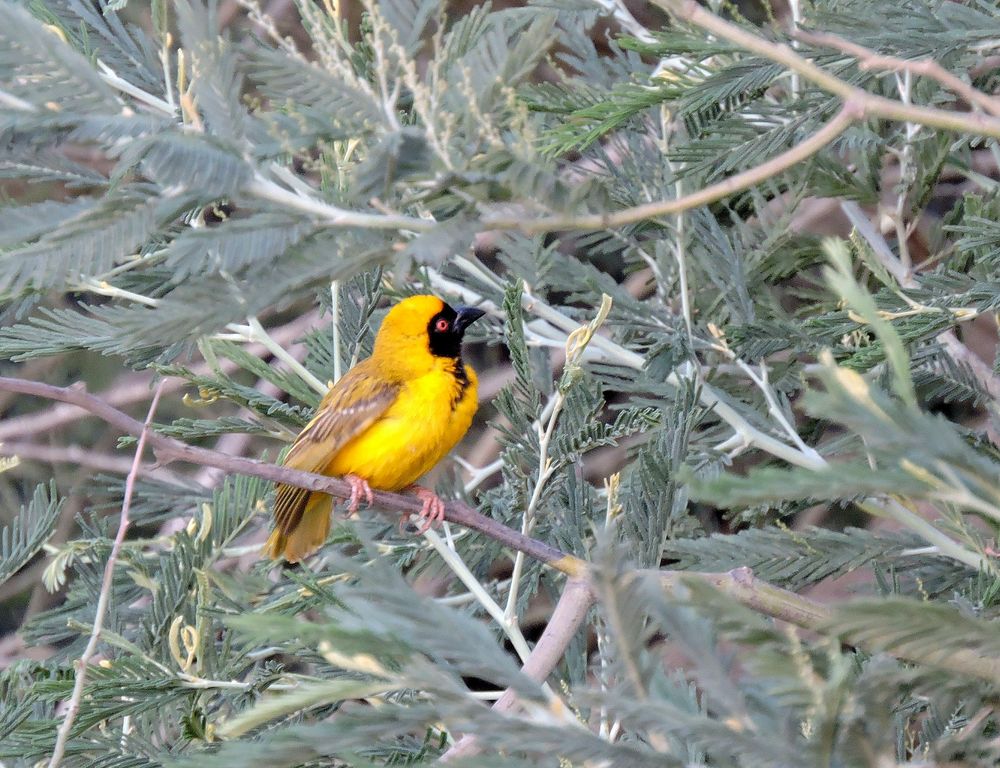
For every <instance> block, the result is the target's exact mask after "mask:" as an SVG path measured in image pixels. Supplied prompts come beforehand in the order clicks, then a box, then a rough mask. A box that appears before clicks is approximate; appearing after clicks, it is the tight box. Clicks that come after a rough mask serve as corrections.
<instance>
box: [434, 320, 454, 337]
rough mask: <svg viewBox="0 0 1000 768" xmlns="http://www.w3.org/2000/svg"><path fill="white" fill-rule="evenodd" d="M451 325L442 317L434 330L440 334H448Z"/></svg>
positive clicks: (435, 324)
mask: <svg viewBox="0 0 1000 768" xmlns="http://www.w3.org/2000/svg"><path fill="white" fill-rule="evenodd" d="M450 325H451V324H450V323H449V322H448V321H447V320H445V319H444V318H443V317H442V318H441V319H440V320H438V321H437V322H436V323H434V330H435V331H437V332H438V333H447V331H448V328H449V327H450Z"/></svg>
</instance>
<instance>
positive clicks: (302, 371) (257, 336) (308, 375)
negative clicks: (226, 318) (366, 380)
mask: <svg viewBox="0 0 1000 768" xmlns="http://www.w3.org/2000/svg"><path fill="white" fill-rule="evenodd" d="M246 327H247V328H248V329H249V333H248V334H247V341H256V342H259V343H261V344H263V345H264V347H265V349H267V350H268V351H269V352H270V353H271V354H272V355H274V356H275V357H276V358H278V359H279V360H281V361H282V362H283V363H284V364H285V365H287V366H288V367H289V368H291V369H292V370H293V371H295V373H296V374H297V375H298V376H299V378H301V379H302V380H303V381H304V382H305V383H306V384H308V385H309V386H310V387H311V388H312V389H313V390H315V391H316V392H318V393H319V394H320V395H325V394H326V392H327V390H328V389H329V387H328V386H327V385H326V384H324V383H323V382H322V381H320V380H319V379H318V378H317V377H316V376H314V375H313V374H312V372H311V371H310V370H309V369H308V368H306V367H305V366H304V365H302V363H300V362H299V361H298V360H296V359H295V358H294V357H292V355H291V354H290V353H289V352H288V350H287V349H285V348H284V347H283V346H281V345H280V344H279V343H278V342H276V341H275V340H274V339H272V338H271V336H270V335H269V334H268V332H267V331H265V330H264V326H262V325H261V324H260V321H259V320H258V319H257V318H256V317H249V318H247V326H246ZM226 328H228V329H229V330H233V331H237V332H239V331H242V330H244V329H243V327H241V326H236V325H232V324H230V325H227V326H226Z"/></svg>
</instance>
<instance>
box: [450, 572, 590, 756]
mask: <svg viewBox="0 0 1000 768" xmlns="http://www.w3.org/2000/svg"><path fill="white" fill-rule="evenodd" d="M593 602H594V593H593V590H592V589H591V588H590V582H589V581H587V580H586V579H570V580H569V581H567V582H566V587H565V588H564V589H563V593H562V594H561V595H560V596H559V601H558V602H557V603H556V607H555V609H554V610H553V611H552V615H551V616H550V617H549V621H548V624H546V625H545V630H544V631H543V632H542V636H541V637H540V638H538V642H537V643H536V644H535V647H534V648H533V649H532V651H531V655H530V656H528V660H527V661H526V662H525V663H524V666H523V667H521V671H522V672H523V673H524V674H525V675H526V676H527V677H529V678H531V679H532V680H534V681H535V682H536V683H542V682H545V680H546V679H547V678H548V676H549V675H550V674H552V670H553V669H555V667H556V664H558V663H559V661H560V660H561V659H562V657H563V654H565V653H566V648H567V647H569V644H570V641H571V640H572V639H573V637H574V635H576V633H577V630H578V629H579V628H580V625H581V624H582V623H583V620H584V619H585V618H586V617H587V611H588V610H590V606H591V604H593ZM516 704H517V694H516V693H514V691H513V690H512V689H510V688H508V689H507V690H506V691H504V693H503V695H502V696H501V697H500V698H499V699H497V700H496V701H495V702H494V703H493V707H492V709H493V711H494V712H509V711H510V710H512V709H513V708H514V706H515V705H516ZM479 751H480V749H479V742H478V739H477V738H476V737H475V735H473V734H471V733H467V734H465V735H464V736H462V737H461V738H460V739H459V740H458V741H456V742H455V743H454V744H453V745H452V746H451V747H449V749H448V751H447V752H445V753H444V754H443V755H442V756H441V758H440V762H442V763H447V762H451V761H452V760H457V759H458V758H461V757H471V756H473V755H476V754H478V753H479Z"/></svg>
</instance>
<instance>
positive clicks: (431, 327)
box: [427, 304, 486, 358]
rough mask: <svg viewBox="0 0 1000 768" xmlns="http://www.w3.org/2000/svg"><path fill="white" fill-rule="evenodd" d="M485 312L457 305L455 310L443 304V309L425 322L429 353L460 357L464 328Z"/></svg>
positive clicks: (439, 355)
mask: <svg viewBox="0 0 1000 768" xmlns="http://www.w3.org/2000/svg"><path fill="white" fill-rule="evenodd" d="M485 314H486V313H485V312H484V311H483V310H481V309H477V308H476V307H459V308H458V309H457V310H455V309H452V308H451V307H449V306H448V305H447V304H445V305H444V309H442V310H441V311H440V312H438V313H437V314H436V315H434V317H432V318H431V319H430V322H429V323H428V324H427V337H428V339H429V340H430V349H431V354H432V355H437V356H438V357H456V358H457V357H461V355H462V337H463V336H464V335H465V329H466V328H468V327H469V326H470V325H471V324H472V323H474V322H476V320H478V319H479V318H481V317H482V316H483V315H485Z"/></svg>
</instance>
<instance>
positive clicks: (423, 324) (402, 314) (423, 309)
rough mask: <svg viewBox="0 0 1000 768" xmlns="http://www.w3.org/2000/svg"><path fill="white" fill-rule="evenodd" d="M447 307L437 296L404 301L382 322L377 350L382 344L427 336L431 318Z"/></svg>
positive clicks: (413, 297) (415, 297)
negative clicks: (388, 341)
mask: <svg viewBox="0 0 1000 768" xmlns="http://www.w3.org/2000/svg"><path fill="white" fill-rule="evenodd" d="M447 306H448V305H447V304H445V303H444V302H443V301H441V299H439V298H438V297H437V296H428V295H426V294H421V295H418V296H410V297H409V298H406V299H403V300H402V301H401V302H399V303H398V304H396V306H394V307H393V308H392V309H390V310H389V312H388V314H387V315H386V316H385V319H384V320H383V321H382V326H381V327H380V328H379V330H378V336H377V337H376V339H375V346H376V349H377V348H378V345H379V343H380V342H385V341H387V340H392V339H397V338H407V337H413V336H419V335H422V334H426V333H427V325H428V323H430V321H431V318H432V317H434V316H435V315H437V314H439V313H440V312H442V311H443V310H444V309H445V307H447Z"/></svg>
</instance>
